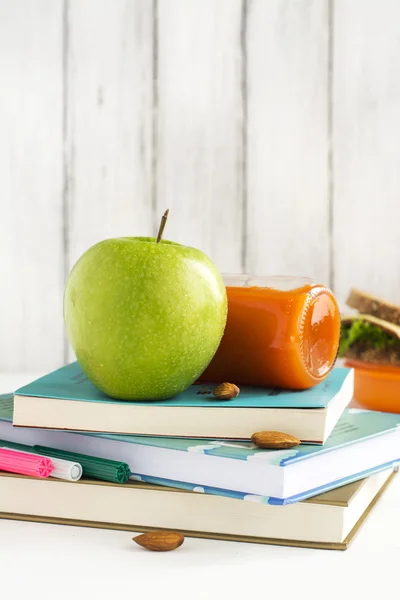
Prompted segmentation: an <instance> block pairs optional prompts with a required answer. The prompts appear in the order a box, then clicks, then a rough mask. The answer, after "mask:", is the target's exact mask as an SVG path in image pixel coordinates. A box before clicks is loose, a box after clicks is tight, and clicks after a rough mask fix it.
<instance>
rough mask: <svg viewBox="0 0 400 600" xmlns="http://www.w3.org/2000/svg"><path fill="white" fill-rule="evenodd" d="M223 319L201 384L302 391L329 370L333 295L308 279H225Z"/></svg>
mask: <svg viewBox="0 0 400 600" xmlns="http://www.w3.org/2000/svg"><path fill="white" fill-rule="evenodd" d="M225 284H226V289H227V296H228V318H227V324H226V328H225V333H224V336H223V338H222V341H221V344H220V346H219V348H218V350H217V352H216V354H215V356H214V358H213V359H212V361H211V363H210V364H209V366H208V367H207V369H206V370H205V372H204V373H203V375H202V376H201V381H207V382H210V383H211V382H218V383H221V382H224V381H229V382H232V383H238V384H242V385H253V386H261V387H277V388H287V389H307V388H310V387H313V386H314V385H316V384H317V383H320V382H321V381H323V380H324V379H325V378H326V377H327V375H328V374H329V372H330V371H331V369H332V367H333V365H334V362H335V359H336V355H337V351H338V346H339V337H340V311H339V308H338V305H337V302H336V299H335V297H334V295H333V293H332V292H331V291H330V290H329V289H327V288H326V287H324V286H323V285H318V284H316V283H312V282H311V281H310V280H308V279H304V278H302V279H299V278H297V279H295V278H291V277H264V278H262V277H258V278H257V277H250V276H247V275H236V276H225Z"/></svg>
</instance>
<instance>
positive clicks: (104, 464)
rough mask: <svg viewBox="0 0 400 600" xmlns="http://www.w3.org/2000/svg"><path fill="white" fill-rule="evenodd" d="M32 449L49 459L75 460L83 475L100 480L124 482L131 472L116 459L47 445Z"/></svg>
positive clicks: (124, 464) (125, 464)
mask: <svg viewBox="0 0 400 600" xmlns="http://www.w3.org/2000/svg"><path fill="white" fill-rule="evenodd" d="M33 451H34V452H36V453H37V454H41V455H45V456H49V457H50V458H51V459H53V458H62V459H65V460H72V461H76V462H77V463H79V464H80V465H82V469H83V476H84V477H92V478H93V479H100V480H101V481H112V482H113V483H126V482H127V481H128V479H129V477H130V474H131V470H130V468H129V465H127V463H124V462H119V461H116V460H109V459H107V458H98V457H96V456H88V455H87V454H77V453H76V452H67V451H66V450H55V449H54V448H48V447H47V446H33Z"/></svg>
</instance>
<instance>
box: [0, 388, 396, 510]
mask: <svg viewBox="0 0 400 600" xmlns="http://www.w3.org/2000/svg"><path fill="white" fill-rule="evenodd" d="M12 414H13V397H12V395H9V396H4V397H3V398H1V397H0V440H2V441H0V444H3V445H6V444H7V442H14V443H20V444H27V445H30V446H35V445H42V446H50V447H54V448H60V449H62V450H69V451H72V452H78V453H83V454H85V453H86V454H91V455H93V456H99V457H103V458H109V459H113V460H118V461H122V462H126V463H128V465H129V467H130V470H131V478H133V479H136V480H140V481H144V482H147V483H157V484H161V485H165V486H169V487H175V488H176V487H177V488H182V489H188V490H192V491H198V492H204V493H207V494H216V495H221V496H229V497H231V498H237V499H243V500H250V501H252V502H261V503H264V504H274V505H283V504H290V503H294V502H298V501H300V500H304V499H307V498H310V497H313V496H315V495H317V494H320V493H322V492H326V491H329V490H331V489H335V488H337V487H339V486H342V485H345V484H347V483H350V482H353V481H358V480H360V479H363V478H365V477H367V476H369V475H371V474H373V473H376V472H379V471H383V470H386V469H390V468H393V467H395V466H396V465H397V464H398V462H399V461H400V427H399V425H400V415H397V414H390V413H379V412H372V411H363V410H358V409H354V408H349V409H346V410H345V411H344V413H343V415H342V416H341V418H340V419H339V421H338V423H337V425H336V426H335V428H334V430H333V432H332V434H331V436H330V437H329V439H328V441H327V442H326V443H325V444H324V445H323V446H320V445H315V444H301V445H300V446H296V447H295V448H292V449H290V450H261V449H259V448H257V447H256V446H255V445H254V444H252V443H249V442H240V441H226V440H223V439H216V440H209V439H202V440H199V439H185V438H167V437H149V436H132V435H115V434H105V433H102V434H95V433H82V432H65V431H53V430H49V429H31V428H22V427H13V426H12Z"/></svg>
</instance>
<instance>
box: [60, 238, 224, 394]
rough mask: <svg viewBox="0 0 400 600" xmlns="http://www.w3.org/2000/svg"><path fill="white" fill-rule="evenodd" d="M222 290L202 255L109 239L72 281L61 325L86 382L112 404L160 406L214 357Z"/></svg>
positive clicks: (165, 244)
mask: <svg viewBox="0 0 400 600" xmlns="http://www.w3.org/2000/svg"><path fill="white" fill-rule="evenodd" d="M226 315H227V299H226V290H225V285H224V282H223V279H222V276H221V274H220V273H219V271H218V269H217V268H216V266H215V265H214V263H213V262H212V261H211V260H210V259H209V258H208V257H207V256H206V255H205V254H204V253H203V252H201V251H200V250H197V249H195V248H190V247H187V246H182V245H180V244H175V243H173V242H169V241H163V240H162V241H160V243H156V239H155V238H145V237H132V238H128V237H126V238H114V239H108V240H104V241H102V242H99V243H98V244H95V245H94V246H92V247H91V248H89V249H88V250H87V251H86V252H85V253H84V254H83V255H82V256H81V257H80V259H79V260H78V261H77V263H76V264H75V265H74V267H73V268H72V270H71V273H70V275H69V277H68V280H67V283H66V286H65V293H64V320H65V325H66V330H67V335H68V339H69V341H70V344H71V346H72V348H73V350H74V352H75V354H76V358H77V360H78V362H79V364H80V366H81V368H82V370H83V371H84V372H85V374H86V375H87V377H88V378H89V380H90V381H91V382H92V383H93V384H94V385H95V386H96V387H97V388H98V389H100V390H101V391H103V392H104V393H105V394H107V395H108V396H111V397H112V398H117V399H121V400H157V399H167V398H171V397H173V396H175V395H176V394H178V393H180V392H182V391H183V390H185V389H186V388H188V387H189V386H190V385H191V384H192V383H193V382H194V381H195V380H196V379H197V378H198V377H199V376H200V375H201V373H202V372H203V371H204V369H205V368H206V366H207V365H208V363H209V362H210V361H211V359H212V357H213V356H214V354H215V352H216V350H217V348H218V346H219V343H220V341H221V338H222V334H223V332H224V328H225V323H226Z"/></svg>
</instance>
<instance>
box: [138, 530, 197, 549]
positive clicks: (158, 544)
mask: <svg viewBox="0 0 400 600" xmlns="http://www.w3.org/2000/svg"><path fill="white" fill-rule="evenodd" d="M132 539H133V541H134V542H136V544H139V546H142V547H143V548H146V549H147V550H152V551H153V552H168V551H169V550H175V548H179V546H182V544H183V542H184V539H185V538H184V537H183V535H182V534H181V533H178V532H177V531H163V530H161V531H148V532H147V533H142V534H141V535H137V536H136V537H134V538H132Z"/></svg>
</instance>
